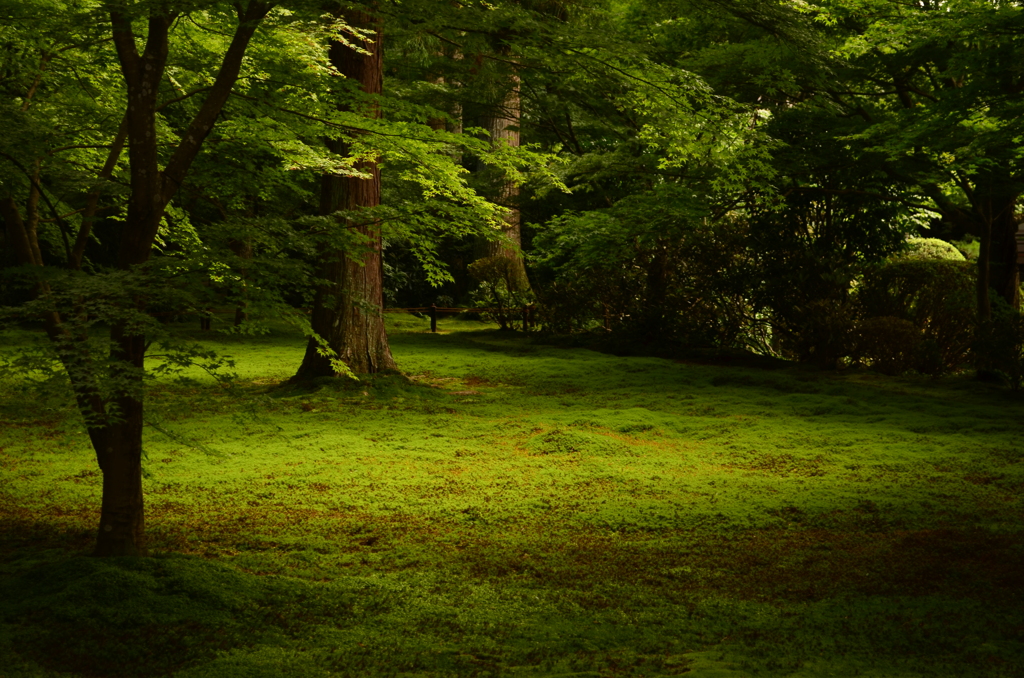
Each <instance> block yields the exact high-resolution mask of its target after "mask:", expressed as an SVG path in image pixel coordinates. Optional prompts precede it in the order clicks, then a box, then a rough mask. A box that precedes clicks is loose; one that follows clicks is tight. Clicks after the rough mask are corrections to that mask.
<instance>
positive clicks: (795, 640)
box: [0, 318, 1024, 677]
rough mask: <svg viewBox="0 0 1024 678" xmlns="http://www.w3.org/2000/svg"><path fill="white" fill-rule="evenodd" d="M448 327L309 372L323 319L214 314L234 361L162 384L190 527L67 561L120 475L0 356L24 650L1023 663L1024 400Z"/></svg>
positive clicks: (995, 667)
mask: <svg viewBox="0 0 1024 678" xmlns="http://www.w3.org/2000/svg"><path fill="white" fill-rule="evenodd" d="M448 322H449V323H450V324H449V325H447V329H449V330H454V331H451V332H449V333H446V334H441V335H430V334H427V333H424V332H423V330H424V329H425V323H424V322H423V321H419V320H414V319H411V318H399V319H397V320H395V319H393V320H392V323H393V326H392V329H393V331H392V345H393V350H394V353H395V355H396V358H397V360H398V362H399V365H400V367H401V368H402V370H403V371H404V373H405V375H406V376H405V377H402V376H398V375H385V376H381V377H375V378H371V379H365V380H362V381H360V382H353V381H351V380H338V381H330V380H329V381H326V382H324V383H318V384H312V385H307V386H304V387H302V388H299V387H291V386H287V385H285V384H284V383H283V382H284V381H285V380H286V379H287V378H288V377H289V376H290V374H291V371H292V370H294V368H295V366H296V365H297V364H298V361H299V359H300V357H301V352H302V349H303V345H304V344H303V341H302V339H301V337H300V336H297V335H295V334H290V333H287V332H275V333H272V334H270V335H268V336H265V337H260V338H257V339H245V338H238V337H230V336H220V335H214V334H206V335H203V336H199V335H198V333H197V335H196V336H197V337H198V338H200V339H202V340H203V341H205V342H207V343H209V344H210V345H212V346H214V347H215V348H217V350H218V351H220V352H223V353H227V354H233V355H234V357H235V358H236V359H237V360H238V369H239V380H238V381H237V382H236V383H235V384H234V385H233V386H231V387H224V386H221V385H217V384H214V383H212V381H204V380H203V379H202V375H199V374H196V375H194V376H195V377H196V381H195V382H194V383H191V384H178V383H176V382H172V381H166V382H159V383H155V384H153V385H152V388H151V391H150V394H149V397H148V413H147V418H148V420H149V424H150V425H149V426H148V427H147V429H146V434H145V435H146V438H145V444H146V450H147V460H146V471H147V474H148V477H147V479H146V481H145V483H146V493H147V494H146V498H147V502H148V504H147V506H148V512H147V524H148V533H149V536H150V546H151V548H152V549H153V550H155V551H156V552H158V553H159V552H162V553H175V554H180V555H173V556H164V557H159V558H154V559H151V560H147V561H135V562H113V561H111V562H101V561H95V560H91V559H83V558H79V557H77V556H76V554H78V553H81V552H83V551H84V550H86V549H87V548H88V546H89V544H90V542H91V540H92V532H93V530H94V528H95V521H96V513H97V507H98V503H99V483H100V477H99V475H98V473H97V471H96V469H95V460H94V456H93V455H92V453H91V451H90V449H89V447H88V442H87V439H86V437H85V435H84V433H83V432H82V430H81V429H80V426H79V424H78V423H77V421H78V420H77V418H76V415H75V413H74V410H73V407H72V404H71V403H70V402H68V400H67V399H66V398H62V397H61V396H59V394H57V392H51V393H50V394H49V395H46V394H45V393H44V394H41V395H40V394H38V393H36V392H33V391H30V390H26V388H25V384H23V383H14V382H12V381H10V380H8V381H4V382H2V383H0V388H2V389H3V398H2V400H0V418H2V421H3V422H4V426H3V427H2V429H0V472H2V474H3V478H4V481H5V482H4V483H3V485H2V486H0V532H2V534H0V586H2V591H3V595H0V666H5V667H15V668H13V669H8V671H9V672H12V675H26V676H33V675H38V676H43V675H167V674H175V675H183V676H185V675H187V676H190V677H198V676H290V675H310V676H315V675H324V676H328V675H339V676H340V675H352V676H365V675H424V676H425V675H433V676H445V675H481V676H483V675H559V674H573V673H576V674H580V675H596V676H606V675H607V676H612V675H615V676H619V675H636V676H639V675H645V676H654V675H666V676H667V675H687V676H713V675H722V676H726V675H735V676H747V675H768V676H790V675H794V676H795V675H807V676H812V675H830V674H832V675H849V676H863V675H878V676H902V675H906V676H911V675H915V676H916V675H934V676H965V675H970V676H1003V675H1005V676H1014V675H1021V674H1022V673H1024V612H1022V610H1024V605H1022V603H1024V577H1022V576H1021V574H1020V573H1021V572H1024V547H1022V539H1021V537H1022V532H1024V492H1022V490H1024V469H1022V468H1021V456H1022V454H1024V444H1022V443H1021V436H1020V421H1021V420H1022V417H1021V415H1022V414H1024V407H1022V402H1021V401H1020V400H1019V399H1016V398H1015V397H1013V396H1012V395H1010V394H1008V393H1006V392H1004V391H1002V390H1000V389H999V388H996V387H994V386H992V385H988V384H982V383H978V382H974V381H970V380H968V379H967V378H959V377H953V378H947V379H943V380H934V379H919V378H911V377H907V378H898V379H895V378H886V377H881V376H879V375H874V374H870V373H851V374H836V373H816V372H809V371H807V370H804V369H800V368H785V367H779V366H778V365H773V366H772V367H773V369H771V370H764V369H759V368H757V367H750V366H736V365H721V364H700V363H697V362H673V361H670V360H663V359H656V358H637V357H615V356H610V355H606V354H601V353H596V352H592V351H587V350H583V349H576V348H558V347H552V346H547V345H544V344H540V343H535V342H533V341H531V340H530V339H529V338H525V337H522V336H521V335H512V334H507V333H501V332H496V331H493V330H488V329H482V330H481V329H475V328H478V327H479V326H474V325H469V324H466V325H457V324H455V323H453V322H452V321H448ZM187 331H188V330H187V329H185V328H183V329H182V332H187ZM24 338H25V337H21V338H20V339H18V341H21V340H23V339H24ZM110 587H113V589H114V590H116V591H118V592H121V593H120V594H119V595H111V588H110ZM54 629H59V633H60V634H61V636H62V637H63V636H67V637H70V638H73V639H74V640H73V641H71V642H68V643H64V644H61V643H58V642H57V641H56V640H55V638H56V636H54V635H53V634H54V633H56V632H57V631H54ZM121 656H123V657H129V658H131V660H132V661H131V662H130V666H129V667H128V668H126V669H124V670H123V672H121V673H118V671H121V669H117V668H116V667H115V668H111V667H114V664H113V663H111V662H113V661H114V660H112V659H111V658H112V657H121ZM104 662H107V663H104ZM90 666H92V667H94V668H90ZM103 667H106V668H103ZM90 671H91V673H90Z"/></svg>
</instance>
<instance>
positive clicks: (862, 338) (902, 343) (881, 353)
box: [852, 316, 923, 375]
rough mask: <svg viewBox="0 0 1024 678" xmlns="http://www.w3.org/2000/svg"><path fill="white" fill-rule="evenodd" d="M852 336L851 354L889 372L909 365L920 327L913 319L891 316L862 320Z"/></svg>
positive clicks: (901, 370)
mask: <svg viewBox="0 0 1024 678" xmlns="http://www.w3.org/2000/svg"><path fill="white" fill-rule="evenodd" d="M854 336H855V348H854V350H853V351H852V357H853V358H854V359H855V360H858V361H859V362H863V363H865V364H869V365H871V366H872V367H874V368H875V369H876V370H878V371H879V372H881V373H883V374H889V375H897V374H902V373H904V372H906V371H908V370H910V369H913V368H914V367H915V366H916V363H917V355H918V352H919V350H920V347H921V344H922V342H923V335H922V333H921V330H920V329H918V328H917V327H916V326H915V325H914V323H912V322H910V321H909V320H904V319H903V318H894V317H893V316H881V317H878V318H868V319H866V320H864V321H863V322H861V323H860V324H859V325H858V327H857V330H856V332H855V335H854Z"/></svg>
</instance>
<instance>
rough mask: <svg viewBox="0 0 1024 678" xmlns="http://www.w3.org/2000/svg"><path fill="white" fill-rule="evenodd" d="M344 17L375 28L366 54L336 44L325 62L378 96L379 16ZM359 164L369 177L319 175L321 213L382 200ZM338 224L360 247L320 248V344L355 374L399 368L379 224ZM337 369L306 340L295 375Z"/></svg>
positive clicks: (338, 149)
mask: <svg viewBox="0 0 1024 678" xmlns="http://www.w3.org/2000/svg"><path fill="white" fill-rule="evenodd" d="M346 20H347V21H348V23H349V25H351V26H354V27H357V28H373V29H374V30H375V37H374V42H373V44H372V45H371V44H367V45H366V49H367V50H369V51H370V54H361V53H359V52H356V51H355V50H353V49H351V48H349V47H347V46H345V45H344V44H342V43H340V42H335V43H334V44H332V45H331V49H330V58H331V63H333V64H334V66H335V67H336V68H337V69H338V71H339V72H341V73H342V75H344V76H345V77H346V78H352V79H353V80H355V81H356V82H358V83H359V84H360V87H361V89H362V90H363V92H365V93H367V94H371V95H379V94H380V93H381V90H382V89H383V74H384V71H383V65H384V64H383V49H382V32H381V24H380V20H379V19H378V18H376V17H373V16H370V15H368V14H365V13H362V12H351V13H349V14H347V15H346ZM364 112H365V114H366V115H367V116H368V117H379V116H380V109H379V107H377V106H376V105H372V106H371V107H369V109H368V110H366V111H364ZM328 147H329V148H330V149H331V150H332V151H334V152H335V153H338V154H344V153H345V152H346V151H347V149H346V147H345V145H344V144H342V143H340V142H337V141H328ZM357 168H358V169H359V170H360V171H362V172H365V173H367V174H369V175H370V178H369V179H360V178H358V177H351V176H340V175H325V176H324V177H323V178H322V179H321V190H320V213H321V214H324V215H329V214H334V213H335V212H337V211H339V210H359V209H364V208H368V207H376V206H377V205H379V204H380V169H379V168H378V166H377V163H375V162H363V163H360V164H359V165H358V166H357ZM339 227H346V228H349V229H351V230H352V231H354V232H357V233H359V234H360V235H362V236H363V238H364V239H365V242H366V246H365V248H363V250H362V251H361V252H349V253H346V252H344V251H340V250H337V249H333V248H327V249H325V250H324V251H323V252H322V253H321V257H320V270H319V276H320V278H321V280H323V281H325V282H324V283H322V284H321V285H320V286H319V287H318V288H317V291H316V297H315V299H314V302H313V312H312V318H311V324H312V327H313V331H314V332H316V334H318V335H319V336H320V337H321V338H322V339H323V340H325V341H326V343H327V345H328V347H329V348H330V350H331V351H333V352H334V353H335V354H336V356H337V358H338V359H340V360H342V361H343V362H344V363H345V364H346V365H347V366H348V368H349V369H350V370H352V371H353V372H355V373H357V374H371V373H375V372H381V371H386V370H395V369H397V366H396V365H395V360H394V358H393V357H392V356H391V348H390V346H389V345H388V337H387V332H386V330H385V328H384V315H383V307H384V284H383V261H382V259H381V244H382V243H381V232H380V224H379V223H376V222H374V221H366V222H354V221H352V220H349V221H348V222H347V223H344V224H339ZM338 374H339V373H338V371H337V370H335V369H334V365H333V364H332V362H331V357H329V356H327V355H323V349H322V348H321V346H320V344H319V343H318V342H317V341H316V340H315V339H313V338H311V339H310V340H309V342H308V344H307V345H306V353H305V355H304V356H303V358H302V364H301V365H300V366H299V369H298V371H297V372H296V374H295V377H294V379H295V380H297V381H302V380H306V379H312V378H316V377H332V376H338Z"/></svg>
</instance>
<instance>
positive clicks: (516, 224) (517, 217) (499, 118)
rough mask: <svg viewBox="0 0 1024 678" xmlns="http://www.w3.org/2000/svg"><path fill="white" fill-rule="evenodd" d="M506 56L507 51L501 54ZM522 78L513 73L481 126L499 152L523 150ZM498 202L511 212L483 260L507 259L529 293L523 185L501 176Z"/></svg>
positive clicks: (521, 287)
mask: <svg viewBox="0 0 1024 678" xmlns="http://www.w3.org/2000/svg"><path fill="white" fill-rule="evenodd" d="M499 53H502V54H505V53H507V49H506V50H499ZM519 84H520V79H519V75H518V74H516V73H512V75H511V76H510V77H509V81H508V85H509V86H508V88H507V90H506V91H505V92H504V93H503V94H502V96H501V99H500V101H498V102H497V104H496V106H495V107H494V108H493V109H492V111H491V112H490V113H488V114H486V115H484V116H483V119H482V120H481V126H482V127H483V128H484V129H486V130H487V132H488V134H489V135H490V137H491V145H492V146H493V147H495V148H497V147H499V146H500V145H502V144H505V145H508V146H510V147H512V148H519V143H520V140H519V124H520V119H521V112H522V109H521V101H520V94H519ZM478 169H479V170H481V171H487V169H488V168H487V166H486V165H485V164H484V163H482V162H481V163H480V166H479V168H478ZM494 202H496V203H498V204H499V205H501V206H502V207H506V208H507V209H508V210H509V211H508V213H507V214H506V215H505V217H504V219H503V221H504V224H503V225H502V228H501V236H502V237H501V238H500V239H497V240H484V241H482V242H481V246H480V258H481V259H482V258H485V257H504V258H506V259H508V260H509V261H511V262H512V274H511V279H512V280H513V281H514V282H515V284H516V286H517V291H518V290H528V289H529V288H530V281H529V279H528V278H527V276H526V267H525V265H524V264H523V252H522V245H523V238H522V223H521V222H522V216H521V214H520V211H519V184H517V183H515V182H514V181H511V180H509V179H508V178H507V177H504V176H501V177H499V178H498V180H497V185H496V187H495V194H494Z"/></svg>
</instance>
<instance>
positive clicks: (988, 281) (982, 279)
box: [971, 175, 1020, 322]
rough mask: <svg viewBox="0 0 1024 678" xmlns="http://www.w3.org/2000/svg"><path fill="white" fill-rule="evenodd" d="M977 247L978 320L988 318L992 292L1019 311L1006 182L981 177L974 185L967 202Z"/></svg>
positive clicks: (1013, 194) (1013, 201)
mask: <svg viewBox="0 0 1024 678" xmlns="http://www.w3.org/2000/svg"><path fill="white" fill-rule="evenodd" d="M971 202H972V205H973V212H974V214H973V217H974V220H975V221H976V222H977V224H978V229H979V231H980V236H981V243H980V247H979V252H978V282H977V296H978V301H977V303H978V320H979V322H986V321H988V320H989V319H990V318H991V300H990V295H991V294H992V293H993V292H994V293H995V294H997V295H999V296H1000V297H1001V298H1002V299H1003V300H1004V301H1005V302H1006V303H1008V304H1010V306H1012V307H1013V308H1020V270H1019V267H1018V265H1017V240H1016V235H1017V226H1018V222H1017V215H1016V211H1017V190H1016V186H1014V185H1012V182H1010V181H1009V180H1008V179H1003V180H1000V178H999V177H993V176H990V175H985V176H982V177H981V178H979V180H978V181H977V182H976V184H975V188H974V192H973V195H972V199H971Z"/></svg>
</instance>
